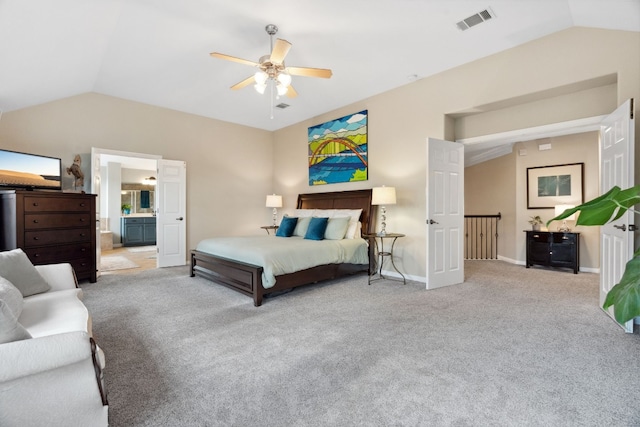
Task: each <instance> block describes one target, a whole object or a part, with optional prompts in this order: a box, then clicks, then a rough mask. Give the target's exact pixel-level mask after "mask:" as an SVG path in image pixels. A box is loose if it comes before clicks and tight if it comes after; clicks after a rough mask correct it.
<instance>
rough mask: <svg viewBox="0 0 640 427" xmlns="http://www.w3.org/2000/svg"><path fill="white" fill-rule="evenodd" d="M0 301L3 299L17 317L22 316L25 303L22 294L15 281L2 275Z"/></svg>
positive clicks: (0, 277)
mask: <svg viewBox="0 0 640 427" xmlns="http://www.w3.org/2000/svg"><path fill="white" fill-rule="evenodd" d="M0 301H3V302H4V303H5V304H6V305H7V307H9V310H11V313H13V315H14V316H15V318H16V319H17V318H18V317H20V314H22V307H23V305H24V301H23V300H22V294H21V293H20V291H19V290H18V288H16V287H15V286H13V283H11V282H10V281H8V280H7V279H5V278H4V277H2V276H0Z"/></svg>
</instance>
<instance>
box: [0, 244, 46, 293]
mask: <svg viewBox="0 0 640 427" xmlns="http://www.w3.org/2000/svg"><path fill="white" fill-rule="evenodd" d="M0 276H2V277H4V278H5V279H7V280H8V281H10V282H11V283H13V286H15V287H16V288H18V290H19V291H20V293H22V296H23V297H28V296H29V295H35V294H41V293H42V292H47V291H48V290H49V289H51V286H49V284H48V283H47V282H46V281H45V280H44V279H43V278H42V276H41V275H40V273H38V270H36V268H35V267H34V266H33V264H31V261H29V258H28V257H27V254H25V253H24V252H23V251H22V249H14V250H11V251H6V252H0Z"/></svg>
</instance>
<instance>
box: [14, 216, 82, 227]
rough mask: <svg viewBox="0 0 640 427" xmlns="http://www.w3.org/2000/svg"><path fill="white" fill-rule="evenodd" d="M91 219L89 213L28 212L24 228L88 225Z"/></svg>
mask: <svg viewBox="0 0 640 427" xmlns="http://www.w3.org/2000/svg"><path fill="white" fill-rule="evenodd" d="M90 221H91V215H90V214H88V213H67V214H61V213H54V214H27V215H25V216H24V228H25V230H40V229H43V228H72V227H87V226H88V225H89V224H90Z"/></svg>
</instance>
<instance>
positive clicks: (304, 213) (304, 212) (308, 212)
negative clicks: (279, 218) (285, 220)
mask: <svg viewBox="0 0 640 427" xmlns="http://www.w3.org/2000/svg"><path fill="white" fill-rule="evenodd" d="M314 211H315V209H294V210H293V212H291V215H289V216H297V217H298V218H306V217H312V216H317V215H313V212H314Z"/></svg>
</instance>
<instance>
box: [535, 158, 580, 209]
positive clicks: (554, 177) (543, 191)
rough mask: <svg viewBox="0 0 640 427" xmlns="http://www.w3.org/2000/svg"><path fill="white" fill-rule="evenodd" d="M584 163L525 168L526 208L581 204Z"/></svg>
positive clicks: (548, 207)
mask: <svg viewBox="0 0 640 427" xmlns="http://www.w3.org/2000/svg"><path fill="white" fill-rule="evenodd" d="M583 180H584V163H570V164H566V165H553V166H536V167H532V168H527V208H528V209H553V208H554V207H555V206H556V205H573V206H578V205H580V204H582V201H583V199H584V185H583Z"/></svg>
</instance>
